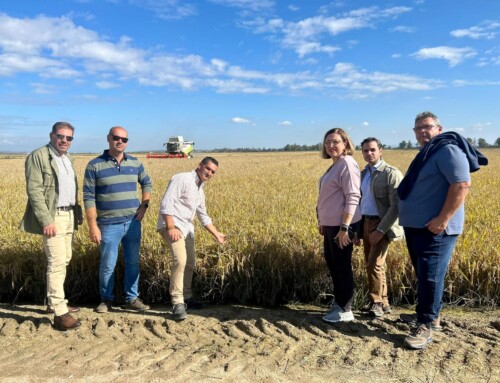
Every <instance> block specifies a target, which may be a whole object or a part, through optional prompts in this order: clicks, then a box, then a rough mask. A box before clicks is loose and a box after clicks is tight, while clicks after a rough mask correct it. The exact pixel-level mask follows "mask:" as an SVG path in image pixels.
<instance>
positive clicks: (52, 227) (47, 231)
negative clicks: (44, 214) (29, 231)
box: [43, 223, 57, 238]
mask: <svg viewBox="0 0 500 383" xmlns="http://www.w3.org/2000/svg"><path fill="white" fill-rule="evenodd" d="M56 234H57V230H56V224H55V223H49V224H48V225H47V226H44V227H43V235H44V236H45V237H49V238H51V237H55V236H56Z"/></svg>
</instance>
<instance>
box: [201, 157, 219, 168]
mask: <svg viewBox="0 0 500 383" xmlns="http://www.w3.org/2000/svg"><path fill="white" fill-rule="evenodd" d="M209 162H211V163H213V164H214V165H215V166H219V161H217V160H216V159H215V158H213V157H205V158H204V159H202V160H201V162H200V164H202V165H206V164H208V163H209Z"/></svg>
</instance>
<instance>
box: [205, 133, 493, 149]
mask: <svg viewBox="0 0 500 383" xmlns="http://www.w3.org/2000/svg"><path fill="white" fill-rule="evenodd" d="M467 141H468V142H469V143H470V144H471V145H472V146H475V147H478V148H491V147H500V137H498V138H497V139H496V140H495V143H494V144H493V145H490V144H489V143H488V142H486V140H485V139H484V138H478V139H475V138H470V137H467ZM416 148H418V143H416V142H415V143H413V142H411V141H410V140H408V141H406V140H403V141H401V142H400V143H399V144H398V146H397V147H391V146H390V145H382V149H416ZM356 149H357V150H360V149H361V147H360V146H359V145H356ZM319 150H321V143H318V144H314V145H299V144H286V145H285V146H283V147H282V148H254V147H252V148H236V149H235V148H216V149H213V150H211V152H214V153H227V152H314V151H319Z"/></svg>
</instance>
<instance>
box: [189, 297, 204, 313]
mask: <svg viewBox="0 0 500 383" xmlns="http://www.w3.org/2000/svg"><path fill="white" fill-rule="evenodd" d="M184 303H185V304H186V306H187V308H188V309H191V310H201V309H204V308H205V307H207V304H206V303H204V302H198V301H195V300H194V299H192V298H189V299H186V300H185V301H184Z"/></svg>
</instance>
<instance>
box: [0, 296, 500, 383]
mask: <svg viewBox="0 0 500 383" xmlns="http://www.w3.org/2000/svg"><path fill="white" fill-rule="evenodd" d="M168 309H169V307H165V306H162V307H155V308H154V309H153V310H151V311H150V312H148V313H147V314H137V313H130V312H126V311H123V310H121V309H118V308H117V309H115V310H114V311H113V312H110V313H107V314H101V315H98V314H96V313H94V312H93V311H92V309H91V308H83V309H82V311H81V312H80V313H78V315H77V317H78V318H80V319H81V320H82V327H81V328H79V329H78V330H76V331H69V332H58V331H55V330H54V329H53V328H52V326H51V322H50V320H49V317H48V316H47V315H46V314H44V312H43V307H42V306H29V305H27V306H17V307H12V306H8V305H0V371H1V378H0V381H2V382H16V383H17V382H66V381H71V382H163V381H169V382H242V381H251V382H266V383H267V382H301V383H302V382H304V383H305V382H322V383H324V382H350V381H352V382H370V383H376V382H467V383H469V382H489V383H493V382H500V352H499V347H498V346H499V340H500V318H499V314H500V311H499V310H496V311H489V312H481V313H479V312H475V313H474V312H471V313H463V312H459V311H446V312H445V313H444V316H443V321H442V324H443V331H442V332H440V333H434V342H433V343H432V344H431V345H430V346H429V347H428V348H427V349H426V350H425V351H410V350H407V349H405V348H404V347H403V338H404V335H405V334H406V333H407V332H408V330H409V328H408V326H407V325H405V324H403V323H400V322H398V320H397V318H398V317H399V313H401V312H402V311H401V310H395V311H394V312H393V314H390V315H387V316H385V317H384V318H382V319H371V318H368V317H364V316H362V315H361V314H359V313H357V314H356V318H357V320H356V321H355V322H351V323H343V324H338V325H329V324H327V323H324V322H322V321H321V314H322V312H323V309H321V308H318V307H315V306H294V307H283V308H279V309H262V308H255V307H242V306H209V307H208V308H206V309H204V310H199V311H191V312H190V315H189V317H188V319H187V320H186V321H184V322H182V323H176V322H174V321H173V320H172V319H171V315H170V312H169V311H168ZM405 312H408V310H406V311H405Z"/></svg>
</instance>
